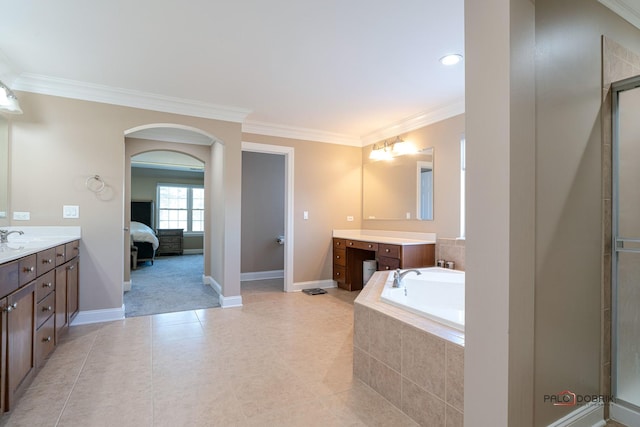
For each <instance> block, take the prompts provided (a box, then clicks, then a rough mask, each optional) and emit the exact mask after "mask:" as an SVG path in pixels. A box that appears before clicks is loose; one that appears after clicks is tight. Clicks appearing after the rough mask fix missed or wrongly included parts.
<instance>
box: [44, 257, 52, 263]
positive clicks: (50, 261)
mask: <svg viewBox="0 0 640 427" xmlns="http://www.w3.org/2000/svg"><path fill="white" fill-rule="evenodd" d="M52 262H53V260H52V259H51V258H49V259H43V260H42V263H43V264H51V263H52Z"/></svg>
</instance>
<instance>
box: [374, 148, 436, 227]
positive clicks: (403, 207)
mask: <svg viewBox="0 0 640 427" xmlns="http://www.w3.org/2000/svg"><path fill="white" fill-rule="evenodd" d="M433 165H434V150H433V147H429V148H425V149H423V150H421V151H419V152H418V153H415V154H407V155H403V156H398V157H394V158H392V159H391V160H379V161H370V162H367V163H365V164H364V165H363V167H362V213H363V217H364V219H387V220H389V219H390V220H407V219H409V220H415V219H418V220H433Z"/></svg>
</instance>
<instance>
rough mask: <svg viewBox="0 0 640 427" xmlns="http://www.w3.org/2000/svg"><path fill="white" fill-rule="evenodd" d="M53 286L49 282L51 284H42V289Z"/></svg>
mask: <svg viewBox="0 0 640 427" xmlns="http://www.w3.org/2000/svg"><path fill="white" fill-rule="evenodd" d="M52 286H53V283H51V282H49V283H43V284H42V287H43V288H50V287H52Z"/></svg>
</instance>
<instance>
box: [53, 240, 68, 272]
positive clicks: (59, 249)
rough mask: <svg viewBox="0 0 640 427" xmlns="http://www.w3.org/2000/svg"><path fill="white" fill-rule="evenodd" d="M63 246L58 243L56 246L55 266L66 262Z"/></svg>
mask: <svg viewBox="0 0 640 427" xmlns="http://www.w3.org/2000/svg"><path fill="white" fill-rule="evenodd" d="M64 248H65V245H60V246H56V248H55V251H56V267H57V266H59V265H62V264H64V263H65V262H66V259H65V257H64Z"/></svg>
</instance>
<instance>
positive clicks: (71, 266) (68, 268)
mask: <svg viewBox="0 0 640 427" xmlns="http://www.w3.org/2000/svg"><path fill="white" fill-rule="evenodd" d="M74 268H75V265H70V266H69V267H67V270H73V269H74Z"/></svg>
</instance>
